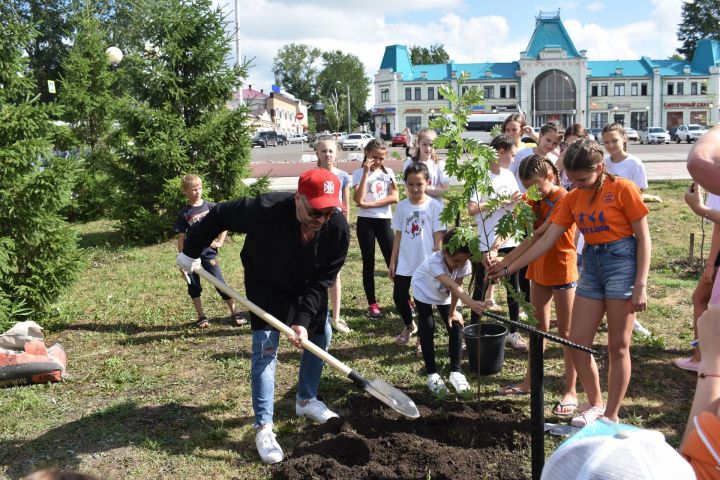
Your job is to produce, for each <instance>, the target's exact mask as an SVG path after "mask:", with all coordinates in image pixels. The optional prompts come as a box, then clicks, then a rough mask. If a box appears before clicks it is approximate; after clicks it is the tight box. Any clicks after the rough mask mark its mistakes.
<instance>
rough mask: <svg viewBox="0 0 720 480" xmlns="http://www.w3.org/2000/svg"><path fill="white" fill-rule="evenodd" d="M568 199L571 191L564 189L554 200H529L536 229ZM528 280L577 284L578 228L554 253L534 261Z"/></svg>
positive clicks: (561, 240) (569, 231) (567, 234)
mask: <svg viewBox="0 0 720 480" xmlns="http://www.w3.org/2000/svg"><path fill="white" fill-rule="evenodd" d="M567 196H568V192H567V190H565V189H564V188H562V187H560V188H559V189H558V191H557V192H556V193H555V195H553V196H552V197H551V198H543V199H540V200H537V201H536V200H526V202H527V204H528V205H530V207H531V208H532V209H533V212H535V218H536V220H535V229H538V228H540V227H541V226H542V224H543V223H545V221H546V220H547V219H548V218H550V216H551V215H552V213H553V212H554V211H555V210H556V209H557V208H559V206H560V204H562V203H563V202H564V201H565V199H566V198H567ZM525 277H526V278H529V279H530V280H532V281H533V282H537V283H539V284H540V285H545V286H548V287H554V286H558V285H565V284H568V283H570V282H576V281H577V279H578V271H577V250H576V249H575V226H574V225H571V226H570V228H568V229H567V230H566V231H565V233H563V234H562V235H561V236H560V238H559V239H558V241H557V242H556V243H555V245H553V246H552V248H550V250H548V251H547V252H545V253H543V254H542V255H541V256H539V257H538V258H536V259H535V260H533V261H532V262H530V265H528V269H527V274H526V275H525Z"/></svg>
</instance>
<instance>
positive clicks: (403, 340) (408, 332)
mask: <svg viewBox="0 0 720 480" xmlns="http://www.w3.org/2000/svg"><path fill="white" fill-rule="evenodd" d="M411 336H412V327H405V328H404V329H403V331H402V332H400V335H398V336H397V337H395V343H397V344H398V345H407V343H408V342H409V341H410V337H411Z"/></svg>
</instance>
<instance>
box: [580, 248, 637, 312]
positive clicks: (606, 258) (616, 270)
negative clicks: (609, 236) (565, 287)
mask: <svg viewBox="0 0 720 480" xmlns="http://www.w3.org/2000/svg"><path fill="white" fill-rule="evenodd" d="M636 270H637V240H636V239H635V237H626V238H623V239H620V240H616V241H614V242H609V243H601V244H599V245H588V244H586V245H585V248H583V256H582V271H581V273H580V280H578V286H577V290H576V291H575V293H576V294H577V295H580V296H581V297H585V298H590V299H593V300H605V299H611V300H626V299H628V298H630V297H632V293H633V287H634V286H635V272H636Z"/></svg>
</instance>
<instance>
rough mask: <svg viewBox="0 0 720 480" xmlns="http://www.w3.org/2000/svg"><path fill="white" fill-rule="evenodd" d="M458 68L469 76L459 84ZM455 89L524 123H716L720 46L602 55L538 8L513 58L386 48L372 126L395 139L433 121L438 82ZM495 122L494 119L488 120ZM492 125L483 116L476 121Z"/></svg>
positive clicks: (479, 110)
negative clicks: (444, 57)
mask: <svg viewBox="0 0 720 480" xmlns="http://www.w3.org/2000/svg"><path fill="white" fill-rule="evenodd" d="M462 72H467V74H469V78H468V80H467V81H466V82H465V83H463V84H462V85H460V84H459V83H458V78H459V77H460V75H461V73H462ZM441 86H445V87H449V88H452V89H454V90H456V91H458V93H460V94H462V93H463V91H465V90H466V89H468V88H470V87H478V88H480V90H482V91H483V93H484V98H485V100H484V103H483V105H476V106H474V107H473V113H474V114H477V115H491V114H494V115H495V116H496V117H498V116H499V117H500V118H504V117H506V116H507V115H508V114H509V113H512V112H518V111H520V112H523V113H525V115H526V118H527V119H528V123H531V124H533V125H536V126H539V125H542V124H543V123H546V122H548V121H556V122H560V123H562V124H564V125H570V124H572V123H582V124H583V125H585V126H586V127H590V128H602V127H603V126H604V125H606V124H607V123H611V122H620V123H623V124H624V125H626V126H630V127H632V128H635V129H636V130H642V129H645V128H647V127H648V126H660V127H663V128H666V129H670V128H672V127H675V126H678V125H681V124H688V123H699V124H704V125H708V124H716V123H718V120H719V119H720V116H719V111H718V109H719V108H720V96H719V93H720V43H719V42H718V41H716V40H711V39H704V40H701V41H700V42H698V46H697V49H696V51H695V55H694V57H693V59H692V61H690V62H688V61H684V60H667V59H663V60H653V59H650V58H649V57H645V56H644V57H641V58H639V59H637V60H600V61H592V60H589V59H588V58H587V51H586V50H578V49H577V48H575V45H574V44H573V41H572V39H571V38H570V36H569V35H568V33H567V31H566V30H565V27H564V26H563V23H562V21H561V19H560V13H559V11H558V12H551V13H546V12H540V14H539V15H538V16H537V17H536V18H535V30H534V31H533V34H532V36H531V38H530V41H529V42H528V46H527V48H526V49H525V51H523V52H520V58H519V59H518V60H517V61H513V62H494V63H455V62H454V61H451V62H450V63H448V64H444V65H437V64H436V65H413V64H412V62H411V61H410V52H409V50H408V48H407V46H405V45H390V46H387V47H386V48H385V54H384V55H383V58H382V62H381V63H380V69H379V70H378V72H377V74H376V75H375V80H374V88H375V106H374V108H373V116H374V120H375V124H374V130H375V132H376V133H379V134H381V135H383V136H386V137H388V136H390V135H392V134H394V133H396V132H400V131H402V130H403V129H404V128H405V127H408V128H410V129H411V130H412V131H413V132H417V131H418V130H420V129H421V128H424V127H427V126H428V123H429V121H430V120H431V119H432V118H433V117H434V116H436V115H438V114H439V112H440V109H441V108H442V107H443V106H448V101H447V100H445V99H444V98H443V97H442V95H441V94H440V91H439V89H440V87H441ZM485 118H488V119H489V118H491V117H485ZM480 123H482V124H486V123H487V122H478V124H480Z"/></svg>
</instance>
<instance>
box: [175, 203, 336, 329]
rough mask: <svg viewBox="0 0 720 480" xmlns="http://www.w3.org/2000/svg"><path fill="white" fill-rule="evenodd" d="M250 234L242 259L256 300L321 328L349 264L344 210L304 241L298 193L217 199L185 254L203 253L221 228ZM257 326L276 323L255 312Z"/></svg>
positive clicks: (293, 320)
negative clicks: (334, 289)
mask: <svg viewBox="0 0 720 480" xmlns="http://www.w3.org/2000/svg"><path fill="white" fill-rule="evenodd" d="M224 230H229V231H231V232H238V233H245V234H246V237H245V244H244V246H243V249H242V252H241V253H240V258H241V260H242V264H243V267H244V269H245V293H246V295H247V297H248V299H249V300H250V301H252V302H253V303H255V304H257V305H258V306H259V307H260V308H262V309H263V310H265V311H267V312H268V313H270V314H271V315H273V316H275V317H276V318H278V319H279V320H281V321H283V322H285V323H286V324H288V325H302V326H303V327H305V328H307V329H308V332H309V333H313V332H316V333H320V332H322V328H323V326H324V321H325V317H326V315H327V289H328V287H330V286H331V285H332V284H333V282H334V281H335V278H336V277H337V274H338V272H339V271H340V268H341V267H342V266H343V263H345V257H346V256H347V251H348V246H349V243H350V229H349V227H348V224H347V221H346V220H345V216H344V215H342V214H340V213H338V214H336V215H333V216H332V217H331V218H330V219H329V220H328V221H326V222H325V224H324V225H323V227H322V229H321V230H320V231H319V232H318V234H317V235H315V238H314V240H313V241H312V242H311V243H309V244H307V245H302V244H301V242H300V222H299V221H298V219H297V214H296V210H295V199H294V194H292V193H266V194H264V195H260V196H259V197H257V198H242V199H240V200H235V201H232V202H223V203H219V204H217V205H216V206H215V207H214V208H213V209H212V210H211V211H210V213H208V214H207V216H206V217H205V218H204V219H203V220H202V221H200V222H199V223H197V224H195V225H194V226H193V227H192V228H191V229H190V230H189V231H188V233H187V237H186V239H185V245H184V248H183V253H184V254H186V255H187V256H189V257H192V258H198V257H199V256H200V252H201V251H202V249H203V248H204V247H206V246H208V245H210V243H211V242H212V241H213V239H215V238H216V237H217V236H218V235H219V234H220V232H222V231H224ZM251 325H252V329H253V330H268V329H270V328H271V327H270V326H269V325H268V324H267V323H265V322H264V321H263V320H261V319H260V318H259V317H257V316H256V315H251Z"/></svg>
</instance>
